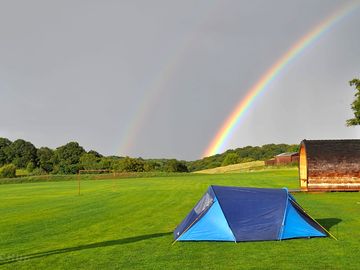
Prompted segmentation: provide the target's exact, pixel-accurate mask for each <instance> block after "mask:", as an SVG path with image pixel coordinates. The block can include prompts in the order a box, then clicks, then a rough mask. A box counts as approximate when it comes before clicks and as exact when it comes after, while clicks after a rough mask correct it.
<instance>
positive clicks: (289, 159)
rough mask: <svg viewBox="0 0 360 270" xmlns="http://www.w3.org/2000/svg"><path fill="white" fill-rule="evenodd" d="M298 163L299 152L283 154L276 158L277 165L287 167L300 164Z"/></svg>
mask: <svg viewBox="0 0 360 270" xmlns="http://www.w3.org/2000/svg"><path fill="white" fill-rule="evenodd" d="M298 162H299V153H298V152H292V153H282V154H279V155H277V156H275V164H276V165H286V164H291V163H298Z"/></svg>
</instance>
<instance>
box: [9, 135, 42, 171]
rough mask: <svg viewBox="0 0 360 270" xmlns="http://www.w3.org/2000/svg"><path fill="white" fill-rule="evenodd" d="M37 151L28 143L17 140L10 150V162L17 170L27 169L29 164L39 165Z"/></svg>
mask: <svg viewBox="0 0 360 270" xmlns="http://www.w3.org/2000/svg"><path fill="white" fill-rule="evenodd" d="M36 152H37V149H36V147H35V146H34V145H33V144H32V143H30V142H27V141H24V140H21V139H19V140H16V141H14V142H13V143H12V144H11V145H10V146H9V148H8V151H7V155H8V162H11V163H13V164H14V165H15V166H16V167H17V168H25V167H26V166H27V164H28V163H29V162H32V163H34V164H37V155H36Z"/></svg>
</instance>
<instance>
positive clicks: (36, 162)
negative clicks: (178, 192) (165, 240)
mask: <svg viewBox="0 0 360 270" xmlns="http://www.w3.org/2000/svg"><path fill="white" fill-rule="evenodd" d="M0 167H2V169H1V172H2V174H3V177H11V176H14V173H12V172H13V171H15V169H26V170H27V172H28V173H30V174H33V175H41V174H76V173H77V172H78V171H79V170H116V171H121V172H149V171H163V172H188V168H187V166H186V164H185V162H184V161H179V160H176V159H158V160H156V159H148V160H145V159H142V158H131V157H118V156H109V157H106V156H103V155H101V154H100V153H98V152H96V151H94V150H90V151H88V152H87V151H85V149H84V148H83V147H82V146H80V145H79V143H77V142H69V143H67V144H65V145H63V146H60V147H58V148H56V149H55V150H54V149H51V148H48V147H40V148H36V147H35V146H34V145H33V144H32V143H31V142H28V141H25V140H22V139H18V140H15V141H14V142H12V141H10V140H9V139H7V138H0Z"/></svg>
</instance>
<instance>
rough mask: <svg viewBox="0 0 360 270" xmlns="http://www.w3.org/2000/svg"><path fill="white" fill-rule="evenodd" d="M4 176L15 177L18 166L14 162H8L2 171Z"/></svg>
mask: <svg viewBox="0 0 360 270" xmlns="http://www.w3.org/2000/svg"><path fill="white" fill-rule="evenodd" d="M0 175H1V177H2V178H14V177H16V167H15V165H14V164H8V165H5V166H4V167H2V169H1V173H0Z"/></svg>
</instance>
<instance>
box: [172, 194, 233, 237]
mask: <svg viewBox="0 0 360 270" xmlns="http://www.w3.org/2000/svg"><path fill="white" fill-rule="evenodd" d="M178 241H235V237H234V235H233V233H232V231H231V229H230V228H229V225H228V223H227V221H226V219H225V216H224V214H223V212H222V210H221V207H220V205H219V202H218V201H217V200H216V199H215V202H214V203H213V205H212V206H211V208H210V209H209V210H208V212H207V213H206V214H205V215H204V216H203V217H201V218H200V220H199V221H198V222H197V223H195V224H194V225H193V226H192V227H191V228H190V229H188V230H187V231H186V232H185V233H184V234H183V235H181V236H180V237H179V238H178Z"/></svg>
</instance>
